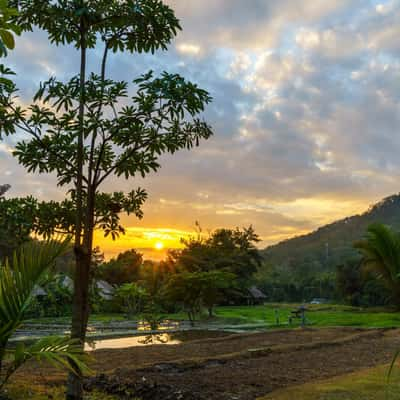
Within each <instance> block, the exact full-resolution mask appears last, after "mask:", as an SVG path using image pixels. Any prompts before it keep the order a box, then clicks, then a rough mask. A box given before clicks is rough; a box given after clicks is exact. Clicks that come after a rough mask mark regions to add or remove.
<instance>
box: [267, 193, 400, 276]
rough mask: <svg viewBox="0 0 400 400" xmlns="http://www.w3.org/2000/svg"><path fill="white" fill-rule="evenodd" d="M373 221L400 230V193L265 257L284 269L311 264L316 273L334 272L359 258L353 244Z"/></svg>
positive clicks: (270, 250) (280, 245)
mask: <svg viewBox="0 0 400 400" xmlns="http://www.w3.org/2000/svg"><path fill="white" fill-rule="evenodd" d="M373 222H381V223H384V224H387V225H390V226H392V227H393V228H395V229H398V230H400V194H395V195H392V196H389V197H386V198H384V199H383V200H381V201H380V202H378V203H376V204H374V205H373V206H371V207H370V208H369V209H368V210H367V211H366V212H364V213H362V214H359V215H354V216H351V217H347V218H344V219H341V220H339V221H336V222H333V223H331V224H328V225H325V226H322V227H321V228H318V229H317V230H315V231H313V232H311V233H309V234H306V235H302V236H297V237H295V238H292V239H288V240H285V241H283V242H280V243H278V244H276V245H273V246H269V247H267V248H266V249H265V250H263V251H262V254H263V257H264V258H265V260H266V261H267V262H268V263H270V264H273V265H279V266H281V267H292V268H296V266H299V265H302V264H303V265H304V264H308V265H312V266H313V268H312V269H313V270H314V271H331V270H333V269H334V268H335V266H336V265H338V264H341V263H342V262H343V261H345V260H346V259H349V258H351V257H355V256H357V252H356V251H355V250H354V249H353V246H352V245H353V243H354V242H355V241H356V240H359V239H361V238H362V237H363V235H364V234H365V231H366V229H367V227H368V225H370V224H371V223H373Z"/></svg>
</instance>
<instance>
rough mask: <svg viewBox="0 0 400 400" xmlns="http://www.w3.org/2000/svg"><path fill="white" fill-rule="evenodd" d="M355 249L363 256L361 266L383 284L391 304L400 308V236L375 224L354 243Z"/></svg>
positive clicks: (387, 228)
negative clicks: (372, 273)
mask: <svg viewBox="0 0 400 400" xmlns="http://www.w3.org/2000/svg"><path fill="white" fill-rule="evenodd" d="M355 247H356V249H358V250H359V251H360V253H361V254H362V256H363V259H362V263H363V266H364V267H366V268H368V269H369V270H370V271H372V272H374V274H375V276H376V278H377V279H378V280H380V281H382V282H383V283H384V284H385V286H386V287H387V288H388V289H389V291H390V293H391V299H392V301H393V303H394V304H395V305H396V307H398V308H400V234H399V233H398V232H395V231H394V230H392V229H391V228H389V227H388V226H386V225H383V224H379V223H375V224H372V225H370V226H369V227H368V230H367V234H366V237H365V239H364V240H362V241H359V242H357V243H355Z"/></svg>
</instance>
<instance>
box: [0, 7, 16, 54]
mask: <svg viewBox="0 0 400 400" xmlns="http://www.w3.org/2000/svg"><path fill="white" fill-rule="evenodd" d="M17 14H18V13H17V10H16V9H15V8H10V7H9V6H8V1H7V0H0V57H4V56H6V55H7V52H8V50H13V49H14V47H15V39H14V36H13V33H14V34H17V35H19V34H20V33H21V29H20V27H19V26H18V25H17V24H14V23H12V22H11V18H12V17H15V16H16V15H17Z"/></svg>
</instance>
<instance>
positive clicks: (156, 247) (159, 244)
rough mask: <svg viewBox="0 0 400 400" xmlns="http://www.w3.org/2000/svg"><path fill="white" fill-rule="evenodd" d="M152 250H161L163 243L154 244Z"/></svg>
mask: <svg viewBox="0 0 400 400" xmlns="http://www.w3.org/2000/svg"><path fill="white" fill-rule="evenodd" d="M154 248H155V249H156V250H162V249H163V248H164V243H163V242H156V243H155V244H154Z"/></svg>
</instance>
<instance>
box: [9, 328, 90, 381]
mask: <svg viewBox="0 0 400 400" xmlns="http://www.w3.org/2000/svg"><path fill="white" fill-rule="evenodd" d="M8 354H9V358H11V361H10V362H9V364H8V368H7V370H6V372H5V377H4V379H3V380H2V385H4V384H5V383H6V382H7V381H8V379H9V377H10V376H11V375H12V374H13V373H14V372H15V371H16V370H17V369H18V368H19V367H20V366H21V365H23V364H24V363H25V362H27V361H28V360H31V359H36V360H37V361H46V362H48V363H50V364H52V365H53V366H54V367H56V368H63V369H66V370H68V371H70V372H72V373H74V374H82V373H85V372H90V369H89V368H88V367H87V365H86V362H87V361H88V359H89V357H88V356H87V354H86V353H84V352H83V351H82V346H81V345H80V343H79V341H77V340H73V339H69V338H66V337H59V336H47V337H45V338H42V339H39V340H38V341H36V342H35V343H34V344H32V345H31V346H26V345H25V344H23V343H19V344H18V345H17V347H16V348H15V349H14V350H10V351H8Z"/></svg>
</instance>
